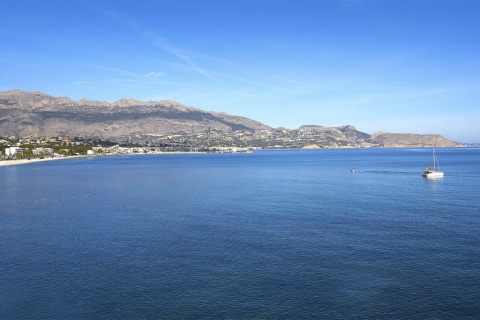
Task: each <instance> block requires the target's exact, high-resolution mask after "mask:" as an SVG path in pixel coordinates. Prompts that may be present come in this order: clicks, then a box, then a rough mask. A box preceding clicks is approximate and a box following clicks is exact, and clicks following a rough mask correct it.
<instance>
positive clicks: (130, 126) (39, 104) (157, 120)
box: [0, 90, 271, 139]
mask: <svg viewBox="0 0 480 320" xmlns="http://www.w3.org/2000/svg"><path fill="white" fill-rule="evenodd" d="M204 130H219V131H223V132H232V131H235V130H253V131H255V130H271V128H270V127H269V126H266V125H264V124H262V123H260V122H258V121H254V120H251V119H247V118H244V117H238V116H231V115H227V114H223V113H213V112H206V111H203V110H200V109H196V108H192V107H187V106H185V105H182V104H180V103H178V102H174V101H148V102H142V101H137V100H132V99H121V100H118V101H116V102H113V103H108V102H103V101H90V100H86V99H81V100H79V101H78V102H74V101H72V100H71V99H69V98H65V97H61V98H56V97H52V96H49V95H47V94H44V93H40V92H25V91H21V90H12V91H7V92H0V135H2V136H9V135H15V136H20V137H25V136H29V135H40V136H83V137H90V138H102V139H118V138H121V137H125V136H129V135H132V134H192V133H196V132H200V131H204Z"/></svg>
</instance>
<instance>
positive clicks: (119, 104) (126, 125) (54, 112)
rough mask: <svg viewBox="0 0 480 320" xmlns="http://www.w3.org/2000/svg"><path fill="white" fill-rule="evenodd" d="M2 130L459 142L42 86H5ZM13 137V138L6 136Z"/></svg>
mask: <svg viewBox="0 0 480 320" xmlns="http://www.w3.org/2000/svg"><path fill="white" fill-rule="evenodd" d="M0 123H1V126H0V137H2V139H4V141H5V142H4V143H0V145H2V144H3V145H4V146H5V145H6V144H8V143H10V142H11V141H12V139H19V140H21V142H25V141H39V143H40V144H41V142H42V141H49V140H52V138H54V139H56V140H55V141H57V142H58V141H62V143H64V145H67V146H71V145H74V146H75V145H77V146H80V145H85V144H86V143H87V142H88V143H91V144H93V145H96V146H103V147H105V146H113V145H118V146H124V147H142V146H143V147H152V148H153V147H155V148H159V150H162V148H163V150H165V151H169V150H170V151H188V150H195V151H198V150H221V148H244V149H248V148H250V149H276V148H282V149H290V148H309V149H312V148H423V147H430V146H435V147H461V146H464V145H463V144H461V143H457V142H454V141H451V140H448V139H446V138H444V137H443V136H441V135H438V134H410V133H409V134H406V133H385V132H377V133H374V134H372V135H370V134H367V133H364V132H360V131H358V130H357V129H356V128H355V127H354V126H352V125H345V126H340V127H325V126H321V125H304V126H301V127H299V128H298V129H292V130H290V129H286V128H271V127H269V126H267V125H265V124H263V123H260V122H258V121H255V120H252V119H248V118H245V117H241V116H234V115H229V114H226V113H223V112H210V111H203V110H201V109H197V108H193V107H188V106H185V105H183V104H181V103H178V102H174V101H166V100H164V101H146V102H144V101H137V100H132V99H120V100H118V101H115V102H113V103H108V102H104V101H92V100H86V99H80V100H79V101H72V100H71V99H70V98H66V97H53V96H50V95H48V94H45V93H41V92H27V91H22V90H11V91H5V92H0ZM9 139H10V140H9Z"/></svg>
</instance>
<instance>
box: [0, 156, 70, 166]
mask: <svg viewBox="0 0 480 320" xmlns="http://www.w3.org/2000/svg"><path fill="white" fill-rule="evenodd" d="M68 158H72V157H55V158H43V159H39V158H32V159H30V160H29V159H17V160H2V161H0V167H3V166H14V165H18V164H28V163H33V162H42V161H51V160H60V159H68Z"/></svg>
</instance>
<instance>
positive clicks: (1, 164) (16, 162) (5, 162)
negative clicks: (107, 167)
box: [0, 151, 205, 167]
mask: <svg viewBox="0 0 480 320" xmlns="http://www.w3.org/2000/svg"><path fill="white" fill-rule="evenodd" d="M203 153H205V152H175V151H174V152H152V153H128V154H123V153H122V154H107V155H88V156H87V155H83V156H71V157H54V158H51V157H50V158H48V157H46V158H43V159H39V158H32V159H30V160H28V159H18V160H0V167H4V166H14V165H19V164H29V163H35V162H43V161H52V160H63V159H78V158H92V157H114V156H133V155H135V156H137V155H138V156H140V155H150V154H203Z"/></svg>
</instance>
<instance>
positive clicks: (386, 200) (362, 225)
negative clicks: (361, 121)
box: [0, 148, 480, 319]
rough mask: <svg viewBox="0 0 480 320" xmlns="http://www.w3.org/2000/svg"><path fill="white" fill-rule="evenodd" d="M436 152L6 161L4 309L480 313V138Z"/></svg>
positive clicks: (211, 315) (118, 313)
mask: <svg viewBox="0 0 480 320" xmlns="http://www.w3.org/2000/svg"><path fill="white" fill-rule="evenodd" d="M436 153H437V156H438V159H439V162H440V165H441V170H442V171H444V172H445V176H444V177H443V178H440V179H433V180H432V179H426V178H422V177H421V176H420V175H421V173H422V172H423V171H424V170H425V167H426V166H428V165H431V164H432V161H433V160H432V150H431V149H325V150H323V149H322V150H265V151H255V152H254V153H253V154H240V153H238V154H235V153H234V154H157V155H125V156H105V157H92V158H77V159H66V160H58V161H47V162H38V163H31V164H27V165H17V166H5V167H0V319H479V318H480V149H476V148H451V149H450V148H440V149H437V150H436ZM352 168H355V169H356V170H357V172H355V173H351V172H350V169H352Z"/></svg>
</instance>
